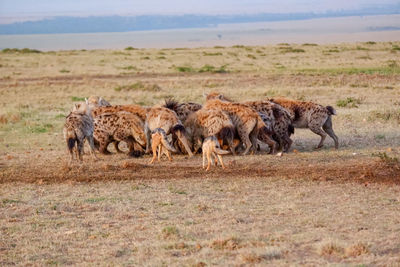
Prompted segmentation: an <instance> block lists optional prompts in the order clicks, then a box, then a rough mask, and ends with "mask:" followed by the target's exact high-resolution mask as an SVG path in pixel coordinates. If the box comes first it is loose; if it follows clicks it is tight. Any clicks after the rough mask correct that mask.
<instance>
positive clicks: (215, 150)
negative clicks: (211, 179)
mask: <svg viewBox="0 0 400 267" xmlns="http://www.w3.org/2000/svg"><path fill="white" fill-rule="evenodd" d="M202 152H203V169H204V168H205V167H206V158H207V169H206V171H208V170H209V169H210V167H211V162H212V157H214V159H215V161H214V162H215V165H217V164H218V159H219V162H220V163H221V166H222V169H225V165H224V162H223V161H222V157H221V155H224V154H228V153H229V151H227V150H223V149H221V148H220V146H219V142H218V139H217V138H216V137H215V136H209V137H207V138H206V139H205V140H204V142H203V146H202Z"/></svg>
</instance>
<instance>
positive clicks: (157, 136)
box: [149, 128, 176, 164]
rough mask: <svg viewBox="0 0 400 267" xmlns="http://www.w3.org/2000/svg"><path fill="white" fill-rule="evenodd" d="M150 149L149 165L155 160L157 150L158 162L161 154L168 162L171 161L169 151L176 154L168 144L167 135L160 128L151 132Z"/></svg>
mask: <svg viewBox="0 0 400 267" xmlns="http://www.w3.org/2000/svg"><path fill="white" fill-rule="evenodd" d="M151 149H152V151H153V158H152V159H151V160H150V162H149V163H150V164H152V163H153V162H154V160H155V159H156V157H157V150H158V161H160V159H161V156H162V154H163V153H165V154H166V155H167V157H168V160H169V161H172V157H171V154H170V153H169V151H172V152H176V149H175V148H174V147H173V146H172V145H171V144H170V143H169V141H168V138H167V134H166V133H165V131H164V130H163V129H161V128H156V129H154V130H153V131H152V132H151Z"/></svg>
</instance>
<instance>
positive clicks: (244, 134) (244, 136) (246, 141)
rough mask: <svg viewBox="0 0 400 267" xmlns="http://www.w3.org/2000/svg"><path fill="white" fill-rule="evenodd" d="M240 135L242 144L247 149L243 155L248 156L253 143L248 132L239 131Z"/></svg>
mask: <svg viewBox="0 0 400 267" xmlns="http://www.w3.org/2000/svg"><path fill="white" fill-rule="evenodd" d="M238 134H239V137H240V139H241V140H242V142H243V143H244V144H245V146H246V149H245V151H244V152H243V155H247V153H249V151H250V148H251V146H252V143H251V141H250V138H249V134H248V133H247V132H246V131H244V130H242V129H239V130H238Z"/></svg>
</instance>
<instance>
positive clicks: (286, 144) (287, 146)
mask: <svg viewBox="0 0 400 267" xmlns="http://www.w3.org/2000/svg"><path fill="white" fill-rule="evenodd" d="M283 140H284V142H283V152H288V151H289V149H290V147H291V146H292V143H293V141H292V139H290V137H289V136H287V135H286V136H285V138H284V139H283Z"/></svg>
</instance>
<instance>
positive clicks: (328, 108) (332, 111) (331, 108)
mask: <svg viewBox="0 0 400 267" xmlns="http://www.w3.org/2000/svg"><path fill="white" fill-rule="evenodd" d="M326 109H327V110H328V114H329V115H336V110H335V109H334V108H333V107H332V106H326Z"/></svg>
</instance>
